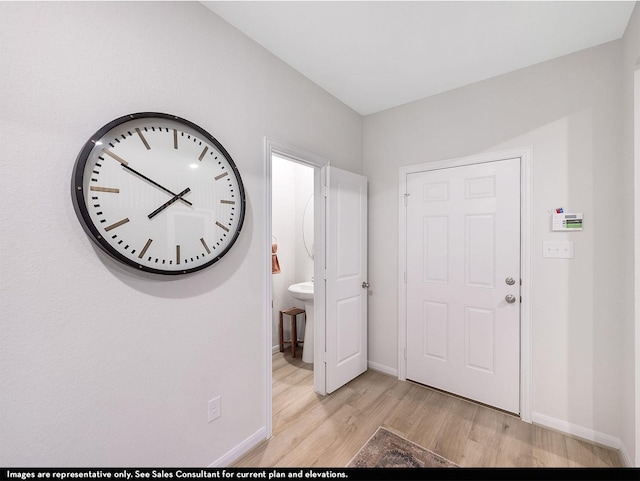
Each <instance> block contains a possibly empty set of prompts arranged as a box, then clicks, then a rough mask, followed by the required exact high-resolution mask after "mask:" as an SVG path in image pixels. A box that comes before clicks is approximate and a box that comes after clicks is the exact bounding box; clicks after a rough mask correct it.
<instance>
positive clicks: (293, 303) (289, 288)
mask: <svg viewBox="0 0 640 481" xmlns="http://www.w3.org/2000/svg"><path fill="white" fill-rule="evenodd" d="M314 173H315V169H314V168H313V167H311V166H307V165H304V164H302V163H299V162H296V161H293V160H289V159H286V158H284V157H279V156H276V155H273V156H272V159H271V179H272V203H271V209H272V212H271V232H272V276H271V278H272V293H273V312H272V346H273V352H274V353H277V352H279V351H280V335H279V325H280V312H281V311H286V310H288V309H291V308H299V309H304V310H305V314H304V315H303V314H298V315H297V316H296V326H297V335H296V337H297V339H299V340H303V341H304V342H302V343H300V344H298V346H297V347H296V358H300V357H302V361H303V362H305V363H306V364H305V366H307V368H309V369H312V368H313V273H314V263H313V255H314V254H313V249H314V237H313V234H314V232H313V230H314V225H313V224H314V202H313V195H314ZM274 251H275V252H274ZM294 312H295V311H294ZM282 325H283V335H284V339H285V341H286V340H291V339H292V336H291V316H290V315H287V314H285V315H284V316H283V323H282ZM284 355H285V357H286V358H287V357H291V356H292V350H291V344H289V343H285V344H284Z"/></svg>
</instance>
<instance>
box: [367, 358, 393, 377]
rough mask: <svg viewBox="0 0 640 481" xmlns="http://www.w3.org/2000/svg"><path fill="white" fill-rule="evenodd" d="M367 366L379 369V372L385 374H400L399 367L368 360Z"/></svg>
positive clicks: (374, 369)
mask: <svg viewBox="0 0 640 481" xmlns="http://www.w3.org/2000/svg"><path fill="white" fill-rule="evenodd" d="M367 366H368V367H369V369H371V370H372V371H378V372H381V373H383V374H389V375H390V376H394V377H397V376H398V370H397V369H394V368H392V367H389V366H385V365H384V364H378V363H377V362H373V361H368V362H367Z"/></svg>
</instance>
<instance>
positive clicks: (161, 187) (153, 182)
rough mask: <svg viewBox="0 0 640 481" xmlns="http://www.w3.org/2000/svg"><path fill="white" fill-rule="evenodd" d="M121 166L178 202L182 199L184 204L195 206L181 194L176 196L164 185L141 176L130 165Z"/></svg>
mask: <svg viewBox="0 0 640 481" xmlns="http://www.w3.org/2000/svg"><path fill="white" fill-rule="evenodd" d="M120 165H122V167H124V168H125V169H127V170H128V171H130V172H132V173H134V174H136V175H137V176H138V177H142V178H143V179H144V180H146V181H147V182H151V183H152V184H153V185H155V186H156V187H159V188H160V189H162V190H164V191H165V192H167V193H168V194H171V195H173V196H174V197H176V200H177V199H180V200H181V201H182V202H184V203H185V204H188V205H193V204H192V203H191V202H189V201H188V200H186V199H183V198H182V197H181V196H180V194H174V193H173V192H171V191H170V190H169V189H167V188H166V187H163V186H162V185H160V184H158V183H157V182H155V181H153V180H151V179H150V178H149V177H147V176H146V175H144V174H141V173H140V172H138V171H137V170H135V169H132V168H131V167H129V166H128V165H126V164H122V163H121V164H120ZM182 195H184V194H182ZM174 202H175V200H174Z"/></svg>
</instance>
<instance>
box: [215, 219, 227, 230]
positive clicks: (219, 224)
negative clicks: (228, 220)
mask: <svg viewBox="0 0 640 481" xmlns="http://www.w3.org/2000/svg"><path fill="white" fill-rule="evenodd" d="M216 225H217V226H218V227H220V228H221V229H222V230H224V231H226V232H229V228H228V227H225V226H223V225H222V224H221V223H220V222H218V221H216Z"/></svg>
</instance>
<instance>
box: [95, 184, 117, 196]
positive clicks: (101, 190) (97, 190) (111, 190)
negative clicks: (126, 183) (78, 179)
mask: <svg viewBox="0 0 640 481" xmlns="http://www.w3.org/2000/svg"><path fill="white" fill-rule="evenodd" d="M89 190H93V191H94V192H111V193H112V194H119V193H120V189H114V188H113V187H98V186H95V185H92V186H91V187H89Z"/></svg>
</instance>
